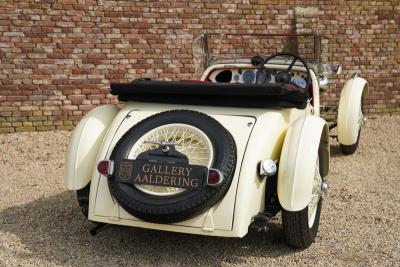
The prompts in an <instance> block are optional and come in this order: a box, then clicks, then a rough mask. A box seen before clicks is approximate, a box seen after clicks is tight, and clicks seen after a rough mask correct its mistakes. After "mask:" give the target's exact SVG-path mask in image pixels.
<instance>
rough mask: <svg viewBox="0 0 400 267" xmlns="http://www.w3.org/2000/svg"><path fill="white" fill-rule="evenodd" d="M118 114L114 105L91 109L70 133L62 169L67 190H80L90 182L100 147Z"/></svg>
mask: <svg viewBox="0 0 400 267" xmlns="http://www.w3.org/2000/svg"><path fill="white" fill-rule="evenodd" d="M118 112H119V108H117V107H116V106H114V105H105V106H100V107H97V108H95V109H92V110H91V111H90V112H89V113H87V114H86V115H85V116H84V117H83V118H82V119H81V121H80V122H79V123H78V125H77V126H76V128H75V129H74V131H73V132H72V136H71V139H70V142H69V145H68V150H67V155H66V158H65V167H64V183H65V185H66V187H67V188H68V189H69V190H79V189H82V188H84V187H85V186H86V185H87V184H88V183H89V182H90V179H91V174H92V170H93V166H94V164H95V160H96V156H97V153H98V151H99V148H100V145H101V143H102V141H103V138H104V135H105V134H106V132H107V129H108V128H109V126H110V124H111V122H112V121H113V119H114V118H115V116H116V115H117V113H118Z"/></svg>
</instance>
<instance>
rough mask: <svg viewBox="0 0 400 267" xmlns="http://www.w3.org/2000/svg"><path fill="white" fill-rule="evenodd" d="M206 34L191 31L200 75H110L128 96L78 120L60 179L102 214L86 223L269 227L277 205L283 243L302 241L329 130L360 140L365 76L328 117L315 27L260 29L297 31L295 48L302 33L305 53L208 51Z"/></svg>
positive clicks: (326, 70)
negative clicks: (122, 79) (125, 79)
mask: <svg viewBox="0 0 400 267" xmlns="http://www.w3.org/2000/svg"><path fill="white" fill-rule="evenodd" d="M211 36H212V34H208V33H205V34H203V35H202V36H201V37H200V38H199V39H197V41H198V40H200V43H201V47H200V48H201V51H202V53H203V56H202V57H201V58H202V59H204V66H205V70H204V72H203V74H202V75H201V78H200V79H199V80H193V81H157V80H150V79H147V78H141V79H137V80H134V81H132V82H130V83H112V84H111V94H113V95H115V96H117V97H118V100H119V101H121V102H124V103H125V104H124V106H123V107H122V108H119V107H117V106H115V105H103V106H99V107H97V108H95V109H93V110H91V111H90V112H89V113H87V114H86V115H85V116H84V118H83V119H82V120H81V121H80V122H79V124H78V125H77V126H76V128H75V130H74V131H73V134H72V136H71V140H70V143H69V147H68V152H67V157H66V163H65V177H64V178H65V184H66V186H67V188H68V189H69V190H74V191H76V192H77V196H78V202H79V205H80V207H81V208H82V210H83V212H84V214H85V215H86V216H87V218H88V219H89V220H90V221H94V222H98V223H99V224H98V226H96V228H94V229H93V230H92V234H94V233H96V231H98V230H99V229H100V228H101V227H103V226H105V225H108V224H118V225H126V226H134V227H142V228H148V229H157V230H165V231H174V232H181V233H191V234H201V235H209V236H223V237H243V236H245V235H246V234H247V233H248V231H249V228H252V229H255V230H257V231H264V230H266V229H267V228H268V227H267V225H268V224H267V223H268V220H269V219H270V218H272V217H274V216H275V215H276V214H277V213H278V212H280V211H281V216H282V223H283V233H284V236H285V239H286V241H287V243H288V244H289V245H291V246H294V247H299V248H306V247H308V246H309V245H310V244H312V242H314V240H315V237H316V234H317V231H318V226H319V221H320V214H321V205H322V200H323V198H324V196H325V194H326V191H327V180H326V178H327V175H328V172H329V157H330V137H331V136H330V130H331V129H332V128H335V127H336V126H337V138H338V141H339V143H340V149H341V151H342V152H343V153H344V154H352V153H354V152H355V151H356V149H357V145H358V142H359V138H360V130H361V126H362V125H363V122H364V120H365V119H364V115H363V99H364V98H365V97H366V95H367V93H368V86H367V82H366V80H364V79H363V78H361V77H359V75H354V76H353V77H352V78H350V79H349V80H348V81H347V82H346V83H345V85H344V87H343V90H342V92H341V96H340V101H339V105H338V108H337V116H336V117H337V120H335V119H334V120H333V121H326V120H325V119H324V117H325V115H326V114H322V113H324V112H325V113H326V112H327V111H329V112H331V111H332V110H333V111H334V110H335V109H336V107H331V108H327V107H322V106H321V104H320V93H322V92H325V91H326V90H327V89H328V80H327V78H328V77H327V76H328V75H329V74H332V73H339V72H340V70H341V66H340V65H338V64H336V65H335V64H330V65H329V64H322V63H321V40H322V39H324V37H323V36H322V35H320V34H318V33H316V34H287V35H277V34H264V35H262V37H265V38H266V39H267V40H269V39H270V38H276V37H278V38H280V37H282V38H288V37H289V39H295V40H297V46H298V47H300V48H302V47H303V48H304V47H306V48H307V47H309V43H306V45H304V46H302V44H300V42H299V40H300V38H304V37H309V38H311V40H312V41H313V47H312V48H313V52H312V53H311V55H312V58H311V59H304V58H303V57H300V56H299V54H300V52H299V51H297V52H296V53H287V52H276V53H271V54H270V55H264V54H262V53H259V54H253V56H252V57H249V58H238V57H236V56H231V57H230V58H229V57H228V58H227V57H225V58H224V57H218V56H215V55H213V54H210V50H212V51H211V52H213V51H214V50H215V47H213V44H215V43H213V42H212V41H211V44H210V40H211V38H210V37H211ZM233 36H235V35H233ZM259 36H261V35H258V36H256V37H259ZM253 37H254V36H253ZM253 43H256V42H253ZM276 43H277V42H275V43H274V44H276ZM235 45H236V43H235V42H234V43H233V44H232V43H231V44H230V45H224V46H220V47H223V48H224V49H225V50H226V51H228V50H229V48H230V47H233V48H235ZM286 47H287V46H286ZM282 50H284V49H282ZM235 51H236V53H237V52H240V51H243V52H244V54H245V53H247V52H246V51H247V50H246V49H243V50H240V49H236V50H235ZM266 51H271V50H266ZM306 55H307V56H310V53H306Z"/></svg>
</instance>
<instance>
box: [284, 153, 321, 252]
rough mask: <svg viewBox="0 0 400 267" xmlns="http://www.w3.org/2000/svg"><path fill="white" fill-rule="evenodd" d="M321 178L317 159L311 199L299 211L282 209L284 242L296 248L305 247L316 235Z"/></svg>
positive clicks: (319, 213) (319, 212)
mask: <svg viewBox="0 0 400 267" xmlns="http://www.w3.org/2000/svg"><path fill="white" fill-rule="evenodd" d="M321 196H322V178H321V174H320V172H319V159H317V164H316V168H315V174H314V183H313V189H312V196H311V200H310V202H309V204H308V206H307V207H305V208H304V209H303V210H300V211H287V210H284V209H283V210H282V224H283V232H284V235H285V239H286V242H287V243H288V244H289V245H290V246H293V247H296V248H302V249H304V248H307V247H309V246H310V245H311V244H312V243H313V242H314V240H315V237H316V236H317V232H318V227H319V219H320V215H321V207H322V197H321Z"/></svg>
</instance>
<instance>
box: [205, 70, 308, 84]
mask: <svg viewBox="0 0 400 267" xmlns="http://www.w3.org/2000/svg"><path fill="white" fill-rule="evenodd" d="M257 71H258V69H254V68H253V69H252V68H235V69H216V70H214V71H213V72H212V73H211V74H210V75H209V78H208V79H209V80H210V81H211V82H215V83H248V84H251V83H255V81H256V75H257ZM274 71H279V70H274ZM265 75H266V77H265V79H266V82H267V83H275V76H274V75H273V74H271V73H269V72H267V73H266V74H265ZM290 75H291V82H292V83H294V84H296V85H298V86H299V87H301V88H305V87H306V84H307V82H306V78H307V74H305V73H304V72H299V71H292V72H291V73H290Z"/></svg>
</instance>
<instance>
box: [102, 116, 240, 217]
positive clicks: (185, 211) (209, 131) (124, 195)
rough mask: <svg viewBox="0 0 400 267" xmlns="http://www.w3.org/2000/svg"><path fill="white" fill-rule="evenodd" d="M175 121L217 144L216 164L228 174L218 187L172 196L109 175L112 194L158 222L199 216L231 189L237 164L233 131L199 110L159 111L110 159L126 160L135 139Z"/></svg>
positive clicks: (131, 210) (129, 135) (126, 138)
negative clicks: (123, 181) (153, 191)
mask: <svg viewBox="0 0 400 267" xmlns="http://www.w3.org/2000/svg"><path fill="white" fill-rule="evenodd" d="M172 123H179V124H187V125H190V126H193V127H196V128H197V129H199V130H200V131H202V132H203V133H204V134H205V135H206V136H207V137H208V138H209V140H210V142H211V144H212V147H213V153H214V158H213V163H212V166H211V167H212V168H215V169H219V170H220V171H222V173H223V175H224V181H223V183H222V184H221V185H220V186H218V187H210V186H205V187H204V188H202V189H201V190H199V191H195V190H186V191H184V192H182V193H180V194H176V195H172V196H156V195H151V194H147V193H145V192H143V191H141V190H139V189H138V188H136V187H135V186H133V185H132V184H126V183H117V182H114V181H113V177H112V176H110V177H109V178H108V185H109V188H110V192H111V194H112V195H113V196H114V197H115V199H116V200H117V201H118V203H119V204H120V205H121V206H122V207H123V208H124V209H125V210H126V211H127V212H128V213H130V214H131V215H133V216H135V217H137V218H139V219H142V220H145V221H150V222H155V223H174V222H180V221H184V220H187V219H190V218H193V217H195V216H196V215H199V214H201V213H203V212H204V211H206V210H207V209H208V208H210V207H212V206H213V205H215V204H216V203H217V202H218V201H219V200H220V199H221V198H222V197H223V196H224V195H225V194H226V192H227V191H228V189H229V187H230V184H231V182H232V178H233V174H234V172H235V165H236V145H235V141H234V139H233V137H232V135H231V134H230V133H229V132H228V131H227V130H226V129H225V128H224V127H223V126H222V125H221V124H220V123H219V122H218V121H216V120H215V119H213V118H211V117H209V116H207V115H205V114H203V113H199V112H195V111H188V110H174V111H167V112H162V113H158V114H155V115H153V116H150V117H148V118H146V119H145V120H143V121H141V122H139V123H138V124H136V125H135V126H134V127H132V128H131V129H130V130H129V131H128V132H127V133H126V134H124V136H122V138H121V139H120V140H119V141H118V143H117V144H116V146H115V148H114V149H113V151H112V154H111V157H110V159H112V160H122V159H126V158H128V154H129V152H130V150H131V148H132V146H133V145H134V144H135V142H136V141H137V140H138V139H139V138H140V137H142V136H143V135H144V134H145V133H147V132H149V131H150V130H152V129H154V128H156V127H159V126H162V125H166V124H172Z"/></svg>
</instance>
